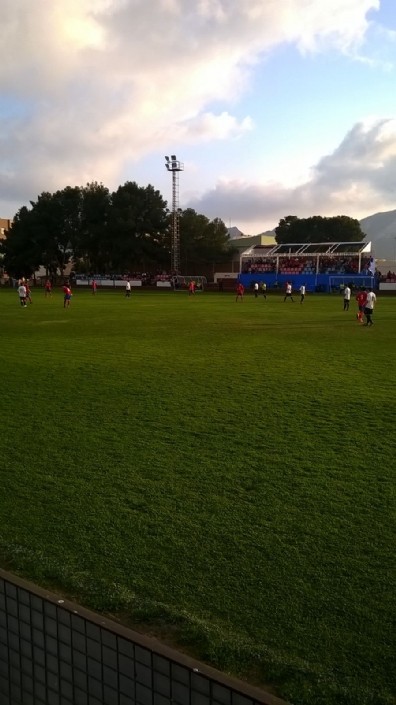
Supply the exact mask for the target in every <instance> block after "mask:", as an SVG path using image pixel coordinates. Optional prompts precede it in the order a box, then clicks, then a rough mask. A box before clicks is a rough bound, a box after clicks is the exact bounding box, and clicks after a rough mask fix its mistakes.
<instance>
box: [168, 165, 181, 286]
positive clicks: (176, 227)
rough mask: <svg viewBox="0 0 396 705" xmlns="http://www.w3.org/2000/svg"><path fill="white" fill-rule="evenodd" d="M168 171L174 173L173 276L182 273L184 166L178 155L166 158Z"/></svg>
mask: <svg viewBox="0 0 396 705" xmlns="http://www.w3.org/2000/svg"><path fill="white" fill-rule="evenodd" d="M165 166H166V169H167V171H170V172H171V173H172V213H171V240H172V242H171V268H172V274H179V273H180V223H179V218H180V208H179V171H184V164H182V163H181V162H179V161H178V159H177V157H176V154H172V155H171V157H165Z"/></svg>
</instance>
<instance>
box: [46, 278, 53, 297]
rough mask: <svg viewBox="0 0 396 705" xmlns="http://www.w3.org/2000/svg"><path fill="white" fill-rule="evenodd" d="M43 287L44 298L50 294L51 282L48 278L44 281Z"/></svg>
mask: <svg viewBox="0 0 396 705" xmlns="http://www.w3.org/2000/svg"><path fill="white" fill-rule="evenodd" d="M44 289H45V298H47V296H52V284H51V282H50V280H49V279H47V281H46V282H45V285H44Z"/></svg>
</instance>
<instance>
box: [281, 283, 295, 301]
mask: <svg viewBox="0 0 396 705" xmlns="http://www.w3.org/2000/svg"><path fill="white" fill-rule="evenodd" d="M292 291H293V290H292V285H291V282H286V293H285V298H284V299H283V303H284V302H285V301H286V299H290V300H291V301H292V303H293V304H294V299H293V294H292Z"/></svg>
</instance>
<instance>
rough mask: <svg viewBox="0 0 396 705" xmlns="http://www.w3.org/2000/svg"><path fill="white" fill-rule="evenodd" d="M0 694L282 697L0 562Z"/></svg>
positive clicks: (248, 702) (27, 697)
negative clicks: (82, 604)
mask: <svg viewBox="0 0 396 705" xmlns="http://www.w3.org/2000/svg"><path fill="white" fill-rule="evenodd" d="M0 701H1V702H7V703H8V705H20V704H21V703H24V705H25V703H31V704H32V705H33V704H34V705H69V704H70V705H82V704H84V705H132V704H136V705H171V704H172V705H259V704H260V705H286V703H285V701H282V700H280V699H279V698H277V697H275V696H273V695H271V694H270V693H266V692H265V691H262V690H260V689H258V688H256V687H253V686H250V685H248V684H246V683H244V682H242V681H239V680H237V679H234V678H230V677H228V676H226V675H224V674H222V673H220V672H219V671H217V670H216V669H214V668H211V667H209V666H206V665H205V664H203V663H201V662H199V661H196V660H195V659H192V658H190V657H189V656H186V655H184V654H181V653H179V652H177V651H176V650H174V649H171V648H169V647H167V646H165V645H164V644H162V643H161V642H159V641H158V640H157V639H154V638H152V637H148V636H145V635H142V634H139V633H138V632H134V631H132V630H131V629H129V628H127V627H124V626H122V625H120V624H118V623H116V622H114V621H112V620H111V619H107V618H104V617H103V616H101V615H98V614H95V613H93V612H91V611H90V610H87V609H85V608H83V607H80V606H79V605H76V604H74V603H72V602H70V601H69V600H66V599H62V598H61V597H60V596H59V595H55V594H53V593H51V592H48V591H47V590H44V589H42V588H39V587H37V586H36V585H33V584H32V583H30V582H28V581H26V580H23V579H22V578H20V577H18V576H16V575H13V574H11V573H9V572H7V571H4V570H1V569H0Z"/></svg>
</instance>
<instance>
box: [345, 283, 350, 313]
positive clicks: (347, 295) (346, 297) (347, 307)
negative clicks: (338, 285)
mask: <svg viewBox="0 0 396 705" xmlns="http://www.w3.org/2000/svg"><path fill="white" fill-rule="evenodd" d="M350 300H351V290H350V288H349V286H348V285H347V286H346V287H345V288H344V311H349V302H350Z"/></svg>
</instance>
